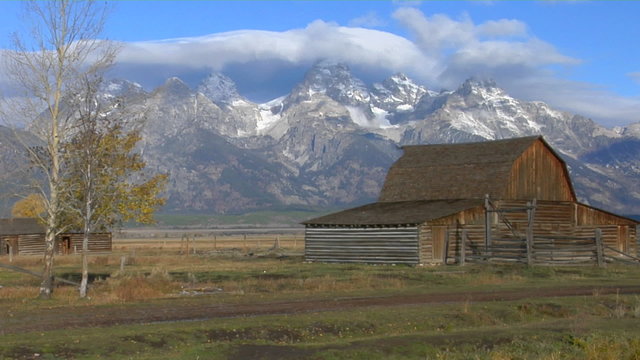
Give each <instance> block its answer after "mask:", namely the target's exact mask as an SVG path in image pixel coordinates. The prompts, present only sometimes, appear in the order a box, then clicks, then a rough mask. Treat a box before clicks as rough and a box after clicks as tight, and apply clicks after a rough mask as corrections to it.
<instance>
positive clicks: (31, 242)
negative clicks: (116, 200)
mask: <svg viewBox="0 0 640 360" xmlns="http://www.w3.org/2000/svg"><path fill="white" fill-rule="evenodd" d="M67 237H68V238H69V240H70V244H69V248H68V251H67V249H65V247H66V246H65V245H63V239H64V238H67ZM82 237H83V235H82V234H61V235H60V236H58V238H57V239H56V246H55V251H56V254H75V253H80V252H81V251H82ZM17 239H18V241H17V244H18V254H19V255H40V254H43V253H44V243H45V241H44V239H45V235H44V234H34V235H18V236H17ZM111 249H112V239H111V233H97V234H91V235H90V236H89V252H90V253H102V252H110V251H111Z"/></svg>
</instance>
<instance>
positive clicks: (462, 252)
mask: <svg viewBox="0 0 640 360" xmlns="http://www.w3.org/2000/svg"><path fill="white" fill-rule="evenodd" d="M466 242H467V229H462V238H461V239H460V266H464V262H465V260H466V259H465V255H466V251H467V248H466Z"/></svg>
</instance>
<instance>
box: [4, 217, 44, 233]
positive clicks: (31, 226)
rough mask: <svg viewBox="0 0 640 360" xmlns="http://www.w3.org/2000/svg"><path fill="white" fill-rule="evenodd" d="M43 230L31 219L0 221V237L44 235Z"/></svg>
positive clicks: (36, 221)
mask: <svg viewBox="0 0 640 360" xmlns="http://www.w3.org/2000/svg"><path fill="white" fill-rule="evenodd" d="M44 233H45V228H44V226H43V225H42V224H40V223H39V222H38V220H37V219H32V218H14V219H0V235H27V234H44Z"/></svg>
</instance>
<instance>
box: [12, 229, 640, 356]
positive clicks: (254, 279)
mask: <svg viewBox="0 0 640 360" xmlns="http://www.w3.org/2000/svg"><path fill="white" fill-rule="evenodd" d="M269 236H271V235H269ZM254 240H256V239H254ZM278 240H281V239H278ZM282 240H283V242H284V241H285V239H284V238H283V239H282ZM288 240H291V243H290V244H291V245H293V244H294V241H295V239H294V238H290V239H288ZM242 241H245V240H244V239H242ZM179 244H180V242H179V241H176V240H175V239H174V240H173V241H172V240H171V239H169V240H157V239H155V240H149V241H147V242H144V241H142V240H135V241H117V242H116V249H115V251H114V253H113V254H109V255H100V256H94V257H92V261H91V273H92V280H93V282H92V288H91V291H90V295H91V299H85V300H82V299H78V298H77V294H76V290H75V289H74V288H73V287H70V286H61V287H58V288H57V289H56V291H55V292H54V298H53V299H51V300H46V301H43V300H36V299H35V296H36V294H37V283H38V279H36V278H31V277H29V276H27V275H24V274H19V273H14V272H9V271H7V270H1V269H0V285H2V287H1V288H0V335H1V336H0V358H2V359H96V358H106V359H367V360H371V359H639V358H640V327H639V326H637V325H638V322H639V321H640V285H639V284H638V282H637V279H638V278H640V267H639V266H631V265H629V266H624V265H615V264H609V265H608V266H607V267H605V268H596V267H590V266H588V267H526V266H517V265H492V266H478V265H473V266H464V267H458V266H447V267H407V266H372V265H353V264H349V265H345V264H317V263H305V262H303V259H302V257H301V256H299V255H296V254H299V251H300V249H299V248H295V247H291V248H286V247H285V248H279V249H277V250H273V246H272V244H273V243H272V242H271V237H268V238H265V239H263V240H261V244H262V248H260V247H258V246H257V243H247V246H248V248H247V249H242V248H235V250H233V249H234V247H233V246H230V247H229V248H220V249H217V250H215V251H214V250H212V249H208V248H206V247H205V246H204V245H205V244H203V243H200V244H198V245H197V246H198V247H197V249H198V250H196V254H195V255H194V254H193V252H191V253H189V255H187V254H186V253H185V251H184V250H185V249H184V244H183V245H182V247H180V246H178V245H179ZM218 245H221V244H218ZM218 245H216V246H218ZM123 257H124V258H125V260H126V264H125V268H124V270H121V268H120V267H121V266H122V265H123V264H124V263H122V259H123ZM6 260H7V259H4V258H2V259H0V262H6ZM40 261H41V260H40V259H39V257H19V258H16V259H14V265H17V266H21V267H24V268H29V269H32V270H35V271H37V270H38V269H39V267H40V266H41V265H40ZM57 264H58V265H57V275H58V276H62V277H65V278H71V279H74V278H76V277H77V275H78V273H79V264H80V262H79V256H74V255H70V256H61V257H58V258H57Z"/></svg>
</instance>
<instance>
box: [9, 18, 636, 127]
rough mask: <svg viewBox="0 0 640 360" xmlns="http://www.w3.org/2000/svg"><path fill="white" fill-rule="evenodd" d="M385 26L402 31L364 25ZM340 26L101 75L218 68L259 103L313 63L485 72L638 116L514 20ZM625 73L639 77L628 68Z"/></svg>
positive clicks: (318, 25) (142, 49) (596, 112)
mask: <svg viewBox="0 0 640 360" xmlns="http://www.w3.org/2000/svg"><path fill="white" fill-rule="evenodd" d="M390 23H394V24H395V25H399V26H401V27H402V28H404V30H405V31H406V32H407V33H408V34H409V35H406V36H401V35H396V34H393V33H390V32H386V31H382V30H376V29H372V28H374V27H375V28H377V27H381V26H382V27H384V26H386V24H390ZM349 25H350V26H340V25H338V24H336V23H332V22H326V21H323V20H315V21H313V22H311V23H309V24H308V25H307V26H306V27H304V28H297V29H291V30H286V31H262V30H239V31H231V32H224V33H216V34H211V35H206V36H200V37H191V38H175V39H167V40H159V41H143V42H130V43H124V44H122V51H121V53H120V55H119V57H118V60H117V61H118V63H117V65H116V67H115V68H114V69H113V71H112V72H111V73H110V76H112V77H120V78H126V79H131V80H134V81H137V82H139V83H140V84H142V85H143V86H145V87H146V88H147V89H151V88H154V87H156V86H159V85H160V84H162V82H163V81H164V80H165V79H166V78H168V77H170V76H179V77H180V78H181V79H183V80H185V81H186V82H187V83H188V84H189V85H190V86H192V87H195V86H197V81H198V79H201V78H202V77H203V76H206V74H208V73H210V72H212V71H221V72H223V73H225V74H226V75H227V76H229V77H231V78H232V79H233V80H234V81H235V82H236V83H237V85H238V88H239V90H241V92H242V93H244V94H246V96H248V97H249V98H250V99H251V100H254V101H266V100H268V99H270V98H275V97H278V96H281V95H282V94H284V93H285V92H286V91H288V90H287V89H290V88H291V86H292V85H293V84H295V83H297V82H299V81H300V80H301V79H302V77H303V75H304V71H305V70H304V69H306V68H308V67H309V66H311V65H312V64H313V63H315V62H316V61H318V60H321V59H330V60H334V61H339V62H344V63H347V64H349V65H350V66H351V68H352V69H353V71H354V73H356V74H357V75H358V76H359V77H360V78H362V79H363V80H364V81H365V82H366V81H368V80H369V79H379V78H384V77H386V76H389V75H391V74H393V73H397V72H402V73H405V74H407V75H409V76H411V77H412V78H414V79H416V81H418V82H419V83H421V84H423V85H425V86H427V87H428V88H430V89H434V90H440V89H453V88H454V87H455V86H457V84H459V83H460V82H462V81H463V80H464V79H466V78H469V77H472V76H475V77H481V78H492V79H495V80H496V81H497V82H499V83H500V84H502V85H503V86H504V88H505V89H506V90H508V91H509V92H510V93H512V94H514V95H515V96H518V97H520V98H523V99H526V100H530V101H536V100H540V101H545V102H547V103H549V104H551V105H553V106H555V107H558V108H561V109H565V110H568V111H572V112H575V113H579V114H583V115H585V116H589V117H592V118H594V119H595V120H596V121H598V122H600V123H602V124H604V125H607V126H613V125H621V124H628V123H631V122H638V121H640V116H639V115H638V114H640V99H639V98H633V97H624V96H620V95H617V94H615V93H614V92H612V91H609V90H608V89H606V88H602V87H598V86H597V85H596V84H588V83H579V82H576V81H573V80H569V79H566V78H563V77H562V76H561V72H566V70H567V69H571V68H573V67H576V66H580V64H581V63H582V60H581V59H578V58H575V57H573V56H570V55H567V54H563V53H562V51H561V50H560V49H558V48H556V47H555V46H554V45H553V44H551V43H549V42H547V41H545V40H544V39H540V38H538V37H536V36H535V34H533V33H532V31H531V29H530V28H529V27H528V25H527V24H526V23H524V22H522V21H520V20H517V19H494V20H489V21H484V22H480V23H476V22H474V21H473V19H472V18H471V17H470V16H469V15H466V14H463V15H462V16H460V17H459V18H452V17H450V16H448V15H444V14H425V13H423V12H422V11H420V10H419V9H417V8H414V7H407V6H404V7H400V8H398V9H396V10H395V12H394V13H393V14H392V16H391V18H385V17H383V16H381V15H380V14H377V13H367V14H363V16H361V17H359V18H354V19H353V20H352V21H351V22H349ZM628 76H629V77H631V78H632V79H637V78H638V75H637V73H631V74H628ZM1 81H2V80H1V79H0V82H1ZM0 85H1V84H0ZM4 87H5V89H6V86H4Z"/></svg>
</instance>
